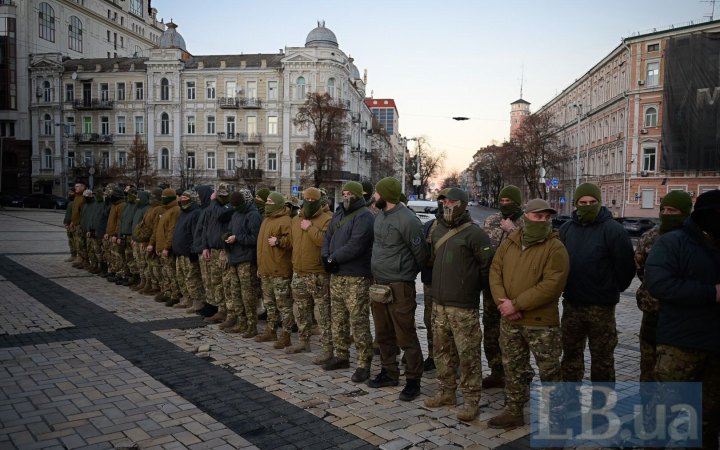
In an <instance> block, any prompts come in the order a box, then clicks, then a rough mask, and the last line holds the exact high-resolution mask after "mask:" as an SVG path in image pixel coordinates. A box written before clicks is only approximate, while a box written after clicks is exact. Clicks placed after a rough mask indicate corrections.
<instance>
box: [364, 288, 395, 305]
mask: <svg viewBox="0 0 720 450" xmlns="http://www.w3.org/2000/svg"><path fill="white" fill-rule="evenodd" d="M368 293H369V295H370V300H372V301H374V302H376V303H392V300H393V295H392V289H390V286H387V285H384V284H371V285H370V289H369V290H368Z"/></svg>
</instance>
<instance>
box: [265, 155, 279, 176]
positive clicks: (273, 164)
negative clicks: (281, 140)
mask: <svg viewBox="0 0 720 450" xmlns="http://www.w3.org/2000/svg"><path fill="white" fill-rule="evenodd" d="M267 170H269V171H271V172H276V171H277V153H275V152H269V153H268V160H267Z"/></svg>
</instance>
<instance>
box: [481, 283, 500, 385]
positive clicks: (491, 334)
mask: <svg viewBox="0 0 720 450" xmlns="http://www.w3.org/2000/svg"><path fill="white" fill-rule="evenodd" d="M482 299H483V301H482V305H483V306H482V308H483V315H482V323H483V333H484V338H485V341H484V343H483V345H484V348H485V358H486V359H487V362H488V366H489V367H490V373H491V374H497V375H500V376H502V374H503V361H502V352H501V350H500V311H498V309H497V305H496V304H495V301H494V300H493V298H492V294H491V293H490V290H489V289H485V290H483V294H482Z"/></svg>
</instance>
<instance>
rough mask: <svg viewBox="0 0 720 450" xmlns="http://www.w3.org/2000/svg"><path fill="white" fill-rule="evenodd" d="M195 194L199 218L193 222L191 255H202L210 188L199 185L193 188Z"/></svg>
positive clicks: (210, 193)
mask: <svg viewBox="0 0 720 450" xmlns="http://www.w3.org/2000/svg"><path fill="white" fill-rule="evenodd" d="M195 192H197V193H198V197H199V198H200V216H199V217H198V219H197V221H196V222H195V229H194V230H193V243H192V251H193V253H196V254H200V253H202V251H203V249H204V248H205V247H204V245H205V244H204V234H205V226H206V224H207V217H208V216H207V215H208V212H209V208H208V206H210V202H211V201H210V195H212V188H211V187H210V186H206V185H200V186H197V187H196V188H195Z"/></svg>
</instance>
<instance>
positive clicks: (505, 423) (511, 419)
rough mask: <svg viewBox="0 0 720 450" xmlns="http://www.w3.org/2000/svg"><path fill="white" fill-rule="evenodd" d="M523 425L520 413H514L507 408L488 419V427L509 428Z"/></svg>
mask: <svg viewBox="0 0 720 450" xmlns="http://www.w3.org/2000/svg"><path fill="white" fill-rule="evenodd" d="M523 425H525V419H524V418H523V415H522V413H519V414H514V413H512V412H510V411H508V410H507V409H506V410H505V411H503V412H502V414H500V415H499V416H495V417H493V418H492V419H490V420H488V427H490V428H495V429H505V430H511V429H513V428H518V427H521V426H523Z"/></svg>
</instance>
